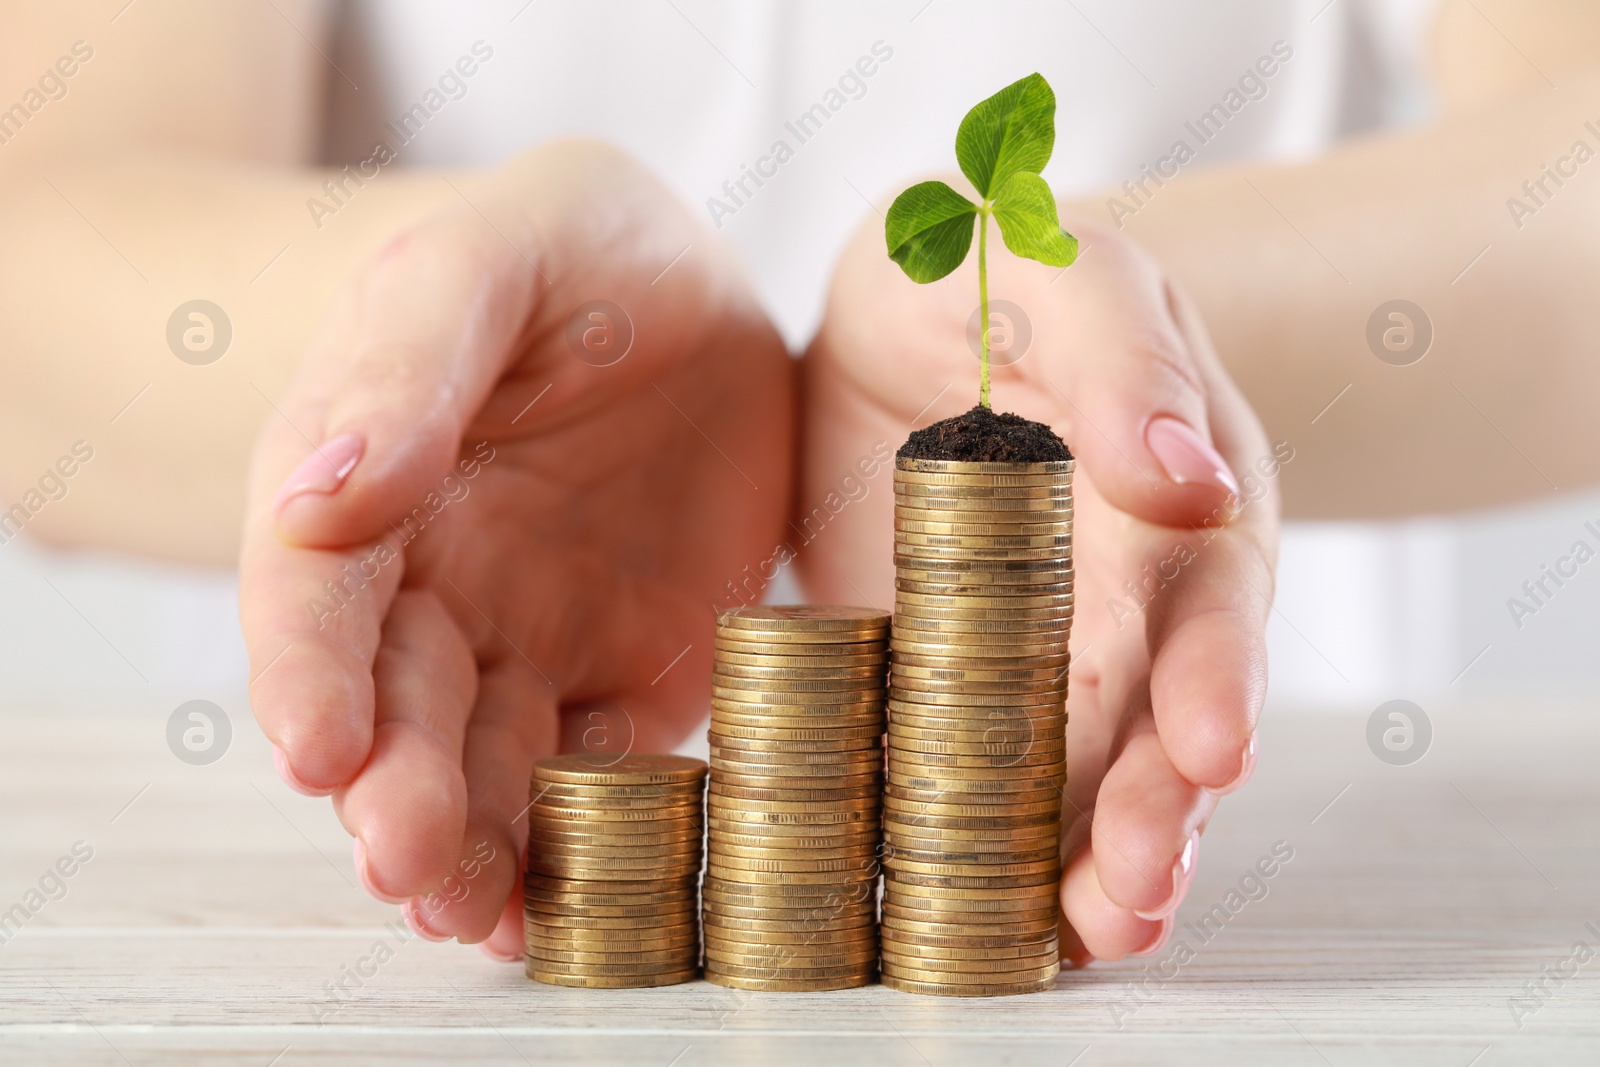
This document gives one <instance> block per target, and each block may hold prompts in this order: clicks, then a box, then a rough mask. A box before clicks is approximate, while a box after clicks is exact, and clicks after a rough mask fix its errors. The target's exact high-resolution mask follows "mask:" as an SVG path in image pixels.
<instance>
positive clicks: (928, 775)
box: [882, 459, 1073, 996]
mask: <svg viewBox="0 0 1600 1067" xmlns="http://www.w3.org/2000/svg"><path fill="white" fill-rule="evenodd" d="M1072 468H1073V461H1072V460H1070V459H1068V460H1063V461H1056V462H1045V463H975V462H954V461H943V460H920V459H899V460H897V461H896V464H895V473H894V489H895V523H894V526H895V534H894V536H895V588H896V593H895V616H894V633H893V636H892V638H891V647H892V650H893V665H892V667H891V674H890V683H889V684H890V689H889V735H888V750H889V758H888V786H887V789H886V792H885V796H884V802H883V805H884V812H883V819H884V867H885V873H884V879H885V880H884V891H883V920H882V939H883V959H882V972H883V982H884V984H885V985H888V986H892V987H894V988H896V989H900V990H905V991H907V992H914V993H931V994H939V995H944V996H1006V995H1010V994H1014V993H1027V992H1033V991H1036V990H1040V989H1047V988H1049V987H1050V986H1051V985H1053V984H1054V982H1055V978H1056V975H1057V972H1058V971H1059V969H1060V963H1059V947H1058V937H1057V935H1058V929H1057V920H1058V918H1059V889H1060V880H1061V860H1060V833H1061V791H1062V787H1063V786H1064V785H1065V783H1066V707H1065V703H1066V692H1067V664H1068V659H1067V634H1068V631H1069V629H1070V628H1071V624H1072Z"/></svg>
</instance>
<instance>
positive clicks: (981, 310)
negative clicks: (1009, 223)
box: [978, 200, 989, 410]
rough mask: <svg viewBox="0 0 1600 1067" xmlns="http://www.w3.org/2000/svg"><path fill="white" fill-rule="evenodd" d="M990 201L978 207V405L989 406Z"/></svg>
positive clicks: (986, 407) (986, 408)
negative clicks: (979, 346) (980, 342)
mask: <svg viewBox="0 0 1600 1067" xmlns="http://www.w3.org/2000/svg"><path fill="white" fill-rule="evenodd" d="M988 249H989V201H987V200H985V201H984V202H983V206H982V207H981V208H979V209H978V315H979V317H980V318H981V319H982V322H983V326H982V337H983V341H982V347H981V348H980V350H979V353H978V406H979V407H982V408H984V409H985V410H988V408H989V260H988V255H987V253H988Z"/></svg>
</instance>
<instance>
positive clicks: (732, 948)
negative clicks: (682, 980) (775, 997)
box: [705, 936, 878, 971]
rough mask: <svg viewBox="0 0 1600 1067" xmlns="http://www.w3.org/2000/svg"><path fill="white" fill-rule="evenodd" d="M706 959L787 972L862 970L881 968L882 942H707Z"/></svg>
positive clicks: (712, 940) (869, 940)
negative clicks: (774, 968)
mask: <svg viewBox="0 0 1600 1067" xmlns="http://www.w3.org/2000/svg"><path fill="white" fill-rule="evenodd" d="M705 957H706V959H708V960H712V961H714V962H716V963H726V964H731V965H733V966H735V967H780V968H783V969H785V970H788V969H789V968H799V969H803V970H806V971H815V970H818V969H821V968H828V969H830V970H832V969H838V968H845V967H849V968H852V969H856V970H859V969H860V968H861V967H862V966H865V965H876V964H877V962H878V939H877V937H876V936H873V937H871V938H868V939H865V940H863V941H858V942H854V943H851V942H839V943H829V944H822V945H808V944H794V945H789V944H772V945H762V944H756V943H754V942H749V941H723V940H721V939H720V938H707V939H706V948H705Z"/></svg>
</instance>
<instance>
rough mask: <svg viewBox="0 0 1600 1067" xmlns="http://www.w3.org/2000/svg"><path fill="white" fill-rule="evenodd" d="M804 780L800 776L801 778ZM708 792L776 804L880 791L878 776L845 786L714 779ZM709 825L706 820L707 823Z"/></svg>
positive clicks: (870, 796) (828, 801)
mask: <svg viewBox="0 0 1600 1067" xmlns="http://www.w3.org/2000/svg"><path fill="white" fill-rule="evenodd" d="M801 781H802V783H804V780H803V779H802V780H801ZM716 786H717V788H716V789H714V790H712V795H713V796H716V797H719V798H721V800H722V801H726V802H728V803H738V802H739V801H741V800H765V801H773V802H776V803H779V804H818V805H828V806H831V805H835V804H841V803H847V802H855V801H862V800H876V799H877V797H878V796H879V795H880V794H882V792H883V783H882V779H876V780H872V781H868V782H865V783H863V784H861V785H856V786H851V787H850V788H848V789H834V788H831V787H820V788H812V787H810V785H809V784H801V785H797V786H790V787H785V786H784V785H783V784H782V783H781V782H780V783H778V784H777V785H771V786H739V785H730V784H728V783H725V782H717V783H716ZM708 825H709V824H708Z"/></svg>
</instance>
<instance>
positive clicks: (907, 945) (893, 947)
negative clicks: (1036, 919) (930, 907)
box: [883, 935, 1061, 966]
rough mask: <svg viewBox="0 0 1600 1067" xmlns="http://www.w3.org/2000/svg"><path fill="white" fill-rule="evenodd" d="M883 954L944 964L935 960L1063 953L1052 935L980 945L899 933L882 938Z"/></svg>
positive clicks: (1001, 957)
mask: <svg viewBox="0 0 1600 1067" xmlns="http://www.w3.org/2000/svg"><path fill="white" fill-rule="evenodd" d="M883 954H884V955H885V956H891V955H892V956H900V957H903V959H904V962H906V963H912V964H914V963H916V962H918V961H919V960H920V961H924V963H925V965H929V966H943V964H935V963H933V961H935V960H951V961H955V960H980V961H990V960H1023V959H1031V958H1033V957H1034V956H1045V957H1049V958H1053V959H1059V958H1060V956H1061V942H1060V939H1059V938H1058V937H1057V936H1055V935H1051V936H1050V937H1047V938H1043V939H1041V940H1038V941H1028V942H1023V943H1020V944H1014V945H991V946H986V947H977V948H967V947H961V948H949V947H941V946H936V945H923V944H919V943H918V942H916V941H904V940H901V939H900V938H899V937H898V935H896V936H894V937H888V938H885V939H884V940H883Z"/></svg>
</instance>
